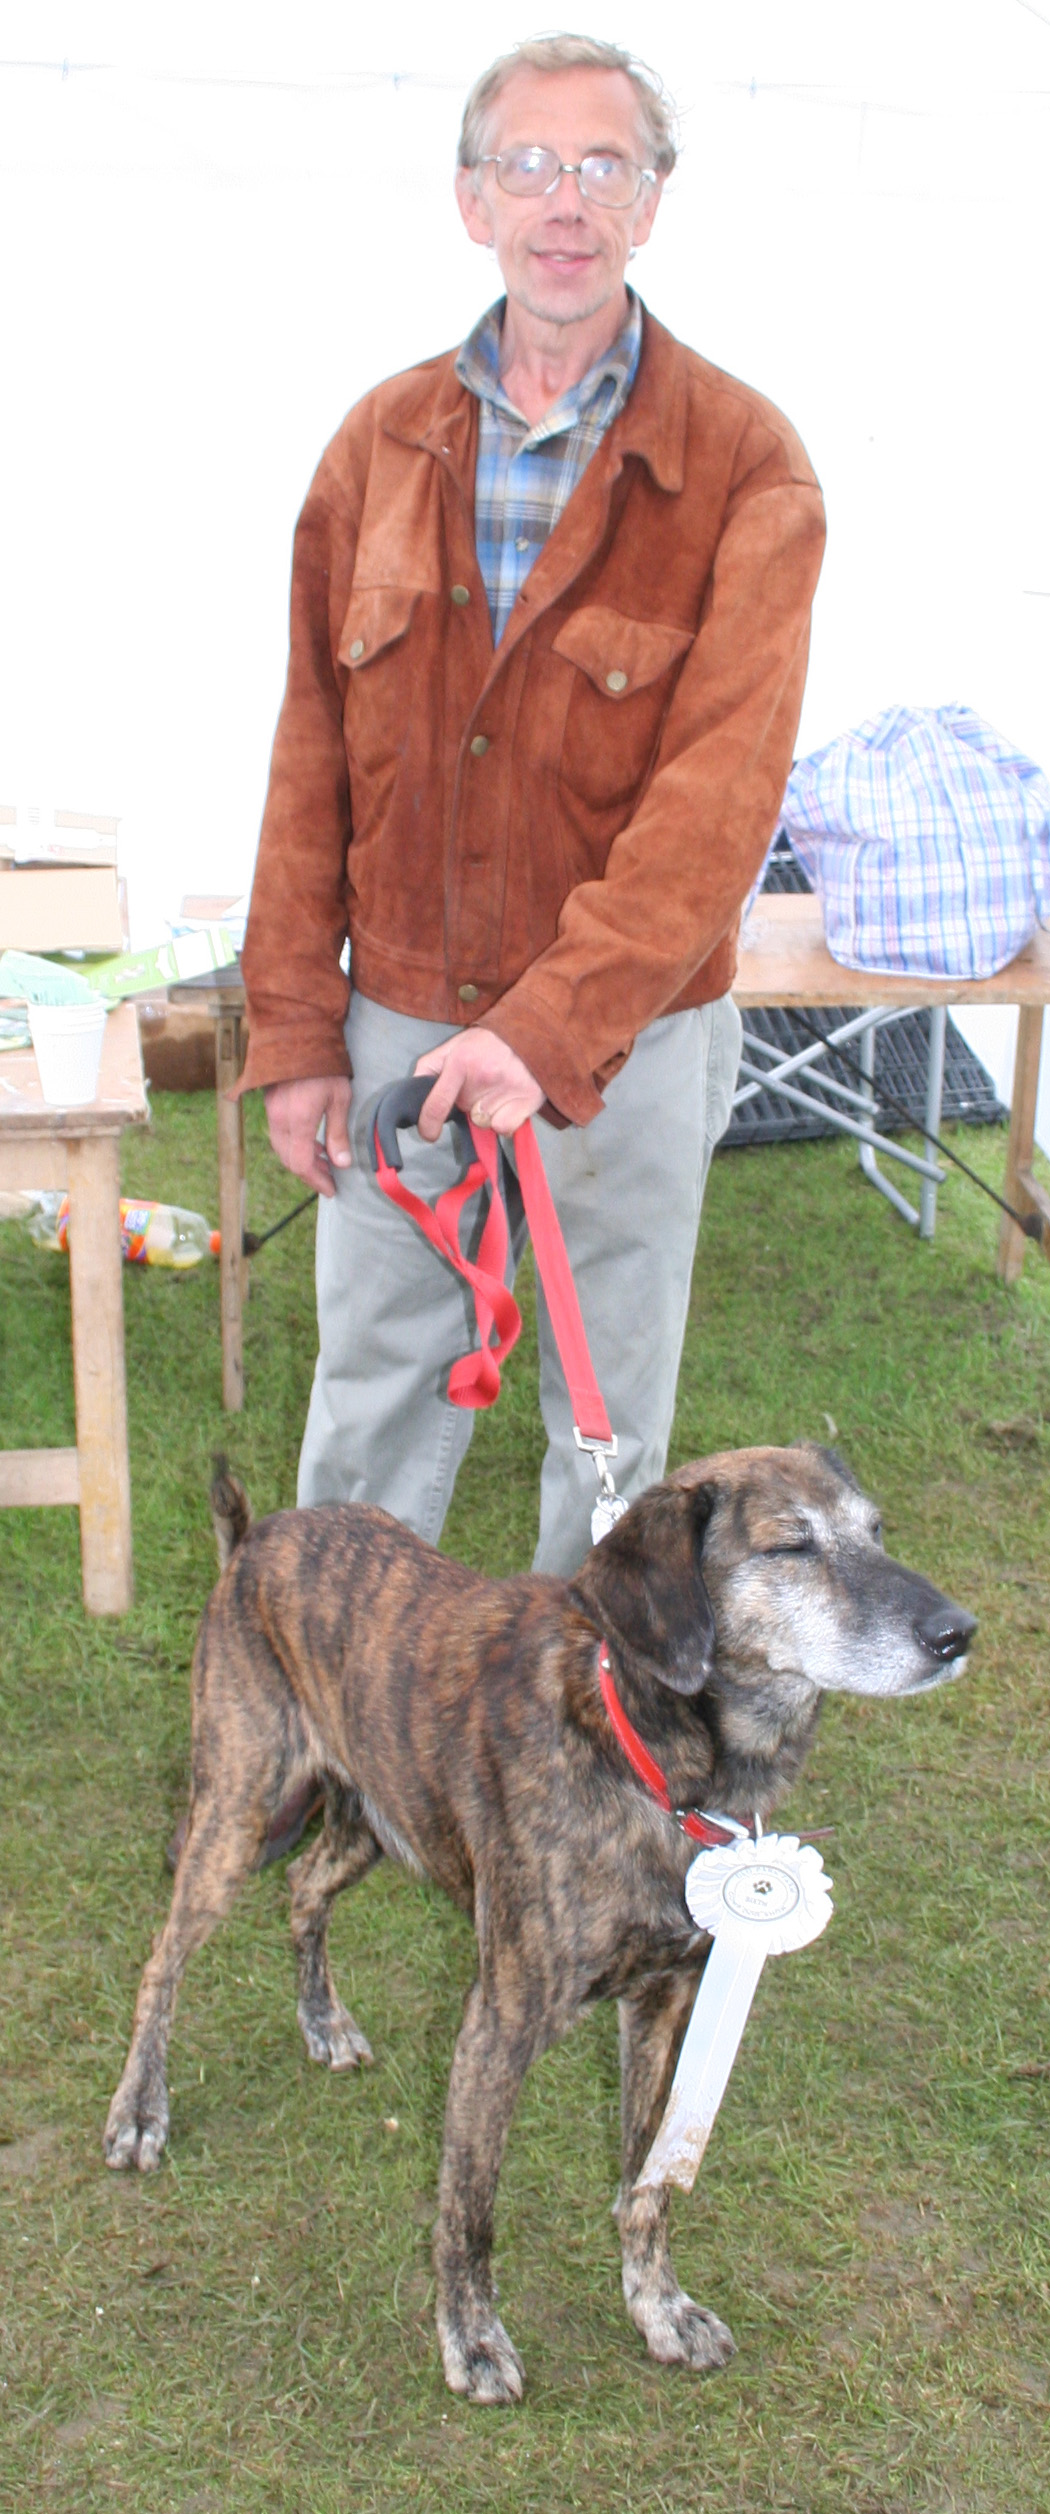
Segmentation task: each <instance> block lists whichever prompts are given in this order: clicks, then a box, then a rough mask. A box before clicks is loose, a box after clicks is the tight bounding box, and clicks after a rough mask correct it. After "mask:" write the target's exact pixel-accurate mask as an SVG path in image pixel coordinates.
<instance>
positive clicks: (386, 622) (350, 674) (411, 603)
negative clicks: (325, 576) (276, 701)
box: [338, 585, 419, 774]
mask: <svg viewBox="0 0 1050 2514" xmlns="http://www.w3.org/2000/svg"><path fill="white" fill-rule="evenodd" d="M418 601H419V594H418V592H417V591H416V589H415V588H414V587H412V586H405V585H372V586H362V587H361V588H360V589H359V588H357V587H356V586H355V588H354V590H353V592H352V593H351V596H350V601H349V605H348V607H347V613H346V618H345V620H344V621H343V627H342V634H341V636H340V639H339V646H338V658H339V662H340V663H341V664H342V665H343V666H344V669H345V671H346V675H347V688H346V696H345V699H344V702H343V724H344V728H345V733H346V747H347V753H348V756H349V759H350V763H351V768H353V767H354V765H357V766H359V767H360V768H362V769H364V770H365V771H366V773H368V774H375V773H377V772H378V771H379V770H381V769H382V768H384V767H385V766H387V765H388V764H389V762H390V761H391V760H394V759H397V758H398V757H399V756H400V754H401V753H402V752H403V751H404V748H405V738H406V729H407V722H408V718H409V716H410V713H411V709H410V704H409V687H408V675H409V658H408V631H409V628H410V627H411V623H412V614H413V612H414V610H415V607H416V604H417V602H418Z"/></svg>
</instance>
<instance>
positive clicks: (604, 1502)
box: [572, 1423, 630, 1545]
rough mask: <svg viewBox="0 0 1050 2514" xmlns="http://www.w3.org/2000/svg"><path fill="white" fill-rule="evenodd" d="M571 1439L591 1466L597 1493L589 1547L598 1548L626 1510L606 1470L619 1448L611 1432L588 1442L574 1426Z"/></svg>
mask: <svg viewBox="0 0 1050 2514" xmlns="http://www.w3.org/2000/svg"><path fill="white" fill-rule="evenodd" d="M572 1436H573V1439H574V1441H575V1443H576V1446H577V1449H583V1450H585V1451H586V1453H587V1456H588V1457H589V1458H591V1459H592V1460H593V1462H594V1472H595V1474H596V1476H597V1478H598V1486H599V1490H598V1499H597V1501H596V1502H595V1505H594V1508H593V1510H592V1512H591V1543H592V1545H600V1543H601V1540H602V1538H603V1536H608V1534H609V1530H610V1528H614V1527H615V1525H616V1522H617V1520H618V1519H622V1518H623V1514H624V1511H625V1510H627V1509H629V1507H630V1504H629V1503H628V1502H626V1501H625V1500H624V1498H623V1495H622V1493H618V1492H617V1490H616V1485H615V1483H614V1481H613V1478H612V1475H611V1473H610V1470H609V1460H610V1458H615V1457H617V1456H618V1454H619V1447H620V1444H619V1441H618V1440H617V1437H616V1434H615V1432H609V1433H608V1434H607V1435H606V1437H605V1439H604V1440H591V1439H589V1438H588V1436H587V1433H586V1432H581V1430H580V1427H579V1424H578V1423H574V1424H573V1427H572Z"/></svg>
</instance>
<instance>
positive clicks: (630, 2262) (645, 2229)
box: [616, 1972, 736, 2374]
mask: <svg viewBox="0 0 1050 2514" xmlns="http://www.w3.org/2000/svg"><path fill="white" fill-rule="evenodd" d="M697 1980H698V1973H697V1972H686V1973H676V1974H672V1975H671V1976H670V1977H665V1978H663V1979H661V1980H659V1981H656V1982H650V1983H648V1984H647V1985H646V1987H645V1989H644V1990H642V1991H640V1992H639V1993H638V1994H637V1995H636V1996H635V1997H633V1998H630V1999H621V2001H620V2083H621V2116H622V2130H623V2157H622V2172H623V2179H622V2182H621V2185H620V2196H619V2198H618V2200H617V2203H616V2216H617V2219H618V2221H619V2228H620V2244H621V2249H622V2252H623V2293H624V2301H625V2303H626V2306H627V2311H628V2313H629V2314H630V2317H631V2320H632V2322H633V2323H634V2325H635V2328H636V2330H639V2331H640V2332H641V2334H642V2338H643V2339H644V2341H645V2344H646V2347H647V2348H648V2350H649V2354H650V2356H651V2357H657V2358H659V2359H660V2361H661V2363H662V2364H664V2365H680V2366H695V2367H696V2368H697V2369H698V2370H699V2372H701V2373H708V2374H710V2373H714V2372H715V2371H716V2370H717V2368H718V2367H719V2366H724V2365H728V2363H729V2359H730V2357H731V2356H732V2355H733V2354H734V2351H735V2347H736V2342H735V2340H734V2338H733V2334H732V2332H731V2331H729V2330H727V2328H726V2325H725V2323H724V2322H719V2321H718V2319H717V2317H716V2316H715V2314H713V2313H709V2312H708V2311H707V2309H706V2307H705V2306H704V2305H698V2304H694V2303H693V2299H692V2297H691V2296H687V2295H686V2293H685V2290H684V2288H682V2287H680V2286H679V2284H678V2280H677V2278H676V2277H675V2272H674V2264H673V2262H672V2260H671V2253H670V2246H669V2243H668V2236H667V2216H668V2210H669V2207H670V2201H671V2192H670V2186H669V2185H668V2184H667V2183H664V2184H663V2185H662V2187H661V2188H660V2189H658V2190H655V2191H636V2190H635V2188H634V2179H635V2175H636V2174H638V2173H640V2171H641V2168H642V2166H643V2164H644V2162H645V2159H646V2156H647V2155H648V2152H649V2149H650V2147H651V2145H652V2142H653V2140H654V2138H655V2136H656V2133H657V2130H658V2128H659V2126H660V2121H661V2119H662V2116H663V2111H664V2106H665V2104H666V2102H667V2097H668V2093H669V2091H670V2085H671V2080H672V2077H673V2076H674V2070H675V2063H676V2061H677V2058H678V2053H679V2049H680V2047H681V2042H682V2036H683V2034H684V2032H685V2029H686V2025H687V2024H688V2021H689V2012H690V2009H691V2008H692V2004H693V2000H694V1998H695V1996H696V1986H697Z"/></svg>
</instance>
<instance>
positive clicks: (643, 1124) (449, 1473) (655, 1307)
mask: <svg viewBox="0 0 1050 2514" xmlns="http://www.w3.org/2000/svg"><path fill="white" fill-rule="evenodd" d="M450 1035H451V1025H448V1024H442V1023H439V1022H432V1021H416V1020H415V1019H413V1018H412V1017H411V1016H409V1015H406V1014H404V1013H394V1012H388V1011H387V1010H386V1009H385V1007H384V1006H382V1005H380V1004H373V1003H370V1002H368V1000H367V999H366V998H365V997H363V996H360V995H356V994H355V995H354V996H353V997H352V1000H351V1006H350V1014H349V1018H348V1021H347V1027H346V1038H347V1046H348V1049H349V1052H350V1059H351V1064H352V1066H353V1073H354V1097H353V1109H352V1114H351V1129H350V1133H351V1144H352V1148H353V1166H352V1168H351V1169H349V1170H346V1171H342V1172H341V1173H338V1174H337V1192H336V1194H335V1196H334V1197H328V1198H324V1197H323V1198H322V1199H321V1202H320V1205H319V1208H318V1216H317V1315H318V1329H319V1337H320V1351H319V1354H318V1359H317V1368H316V1371H315V1375H314V1383H313V1389H312V1393H311V1397H310V1409H309V1414H308V1416H307V1423H306V1432H305V1435H304V1439H303V1447H302V1455H301V1458H300V1462H299V1501H300V1503H301V1504H306V1503H312V1502H322V1501H368V1502H374V1503H378V1504H379V1505H380V1506H381V1507H382V1508H383V1509H384V1510H389V1511H391V1512H392V1513H393V1515H394V1517H395V1518H397V1519H400V1520H402V1521H403V1522H404V1524H405V1526H406V1527H410V1528H414V1529H415V1530H416V1532H417V1534H418V1535H420V1536H423V1537H426V1538H427V1539H428V1540H429V1541H430V1543H431V1544H436V1542H437V1539H438V1538H439V1536H440V1534H441V1529H442V1526H443V1524H444V1519H445V1513H446V1511H447V1509H448V1505H449V1502H450V1500H451V1498H452V1488H453V1485H454V1483H455V1480H456V1474H457V1470H458V1468H459V1466H460V1463H461V1461H462V1459H463V1458H464V1456H465V1454H466V1450H467V1446H468V1443H469V1441H470V1435H471V1432H472V1429H473V1420H474V1418H473V1415H472V1414H471V1413H470V1412H467V1411H465V1410H463V1409H462V1408H460V1407H458V1406H454V1405H450V1403H449V1400H448V1397H447V1394H446V1388H447V1382H448V1374H449V1370H450V1368H451V1365H452V1363H453V1362H454V1361H456V1360H457V1359H458V1357H459V1355H460V1354H461V1353H465V1352H468V1351H469V1350H470V1349H471V1347H472V1345H473V1344H474V1343H475V1342H476V1340H477V1339H476V1328H475V1321H474V1312H473V1304H472V1301H471V1298H470V1296H469V1294H468V1291H467V1287H466V1285H465V1284H464V1283H463V1282H462V1281H461V1279H460V1277H459V1276H458V1275H456V1274H455V1273H454V1272H453V1270H452V1268H451V1267H450V1266H448V1265H446V1264H445V1262H444V1260H443V1259H442V1258H440V1257H439V1256H437V1255H436V1253H435V1251H434V1250H433V1249H432V1248H431V1247H430V1246H429V1245H428V1243H427V1241H426V1240H425V1239H424V1238H423V1236H422V1234H421V1232H419V1231H417V1229H416V1227H415V1224H414V1223H412V1222H411V1221H410V1220H409V1219H408V1216H407V1215H406V1214H402V1213H400V1212H399V1211H398V1209H397V1207H396V1206H394V1205H392V1204H391V1203H390V1201H389V1199H388V1198H387V1197H386V1196H384V1195H383V1193H382V1191H381V1190H380V1188H379V1187H378V1186H377V1184H376V1180H375V1177H374V1174H373V1171H372V1166H371V1161H370V1157H369V1135H370V1125H371V1118H372V1114H373V1111H374V1108H375V1104H376V1100H377V1098H378V1096H379V1094H380V1092H381V1091H383V1090H384V1089H385V1088H386V1086H387V1085H388V1084H389V1083H391V1082H396V1081H398V1080H400V1079H401V1077H402V1076H403V1075H405V1074H409V1073H411V1071H412V1068H413V1066H414V1064H415V1061H416V1058H417V1057H419V1056H422V1055H424V1054H425V1053H426V1051H427V1049H428V1048H433V1047H437V1046H438V1045H439V1044H440V1042H441V1041H442V1040H443V1039H446V1038H448V1037H449V1036H450ZM739 1054H740V1018H739V1015H738V1013H737V1011H736V1007H735V1005H733V1004H732V1003H731V1002H730V1000H729V998H728V996H726V997H724V998H723V999H722V1000H721V1001H720V1002H718V1003H715V1004H707V1005H704V1006H703V1008H702V1009H701V1010H699V1011H695V1012H686V1013H672V1014H669V1015H668V1016H667V1018H666V1019H665V1020H663V1021H657V1022H654V1023H653V1025H652V1027H651V1028H650V1029H648V1030H645V1031H643V1032H642V1034H641V1036H640V1037H639V1038H638V1039H637V1040H636V1042H635V1046H634V1049H633V1051H632V1054H631V1055H630V1056H629V1058H628V1060H627V1063H626V1065H625V1066H624V1067H623V1069H622V1071H621V1072H620V1073H618V1074H617V1075H616V1076H615V1078H614V1080H613V1081H612V1082H611V1083H610V1084H609V1086H608V1089H607V1092H606V1095H605V1106H604V1108H603V1109H602V1111H601V1114H600V1115H599V1116H598V1117H596V1118H594V1119H592V1121H591V1124H590V1125H589V1126H586V1127H567V1128H565V1129H564V1130H562V1129H560V1128H558V1127H555V1126H548V1125H546V1124H545V1123H544V1121H543V1120H542V1118H537V1119H536V1120H535V1121H534V1124H535V1130H536V1138H537V1142H538V1144H539V1147H540V1152H541V1155H542V1159H543V1165H544V1168H545V1170H546V1173H547V1177H548V1180H549V1182H550V1187H551V1192H552V1194H553V1197H554V1203H555V1206H556V1208H557V1212H558V1218H559V1221H560V1223H561V1227H562V1231H563V1233H564V1236H565V1244H566V1247H567V1250H568V1255H569V1263H570V1265H571V1267H572V1271H573V1276H574V1279H575V1283H576V1290H577V1293H578V1295H579V1302H580V1308H581V1311H582V1313H583V1322H584V1326H585V1328H586V1331H587V1340H588V1343H589V1345H590V1349H591V1358H592V1360H593V1363H594V1368H595V1373H596V1376H597V1381H598V1385H599V1387H600V1389H601V1391H602V1394H603V1396H604V1399H605V1404H606V1409H607V1412H608V1415H609V1420H610V1422H611V1424H612V1427H613V1430H614V1432H616V1433H617V1435H618V1438H619V1444H620V1446H619V1456H618V1458H617V1460H616V1464H615V1468H614V1473H615V1477H616V1486H617V1490H618V1492H621V1493H623V1494H624V1495H625V1497H626V1498H627V1500H629V1501H630V1500H633V1499H634V1498H635V1496H636V1495H637V1494H638V1493H641V1492H644V1490H645V1488H646V1486H647V1485H648V1484H652V1483H655V1482H656V1481H657V1480H658V1479H659V1477H660V1476H661V1475H662V1474H663V1471H664V1466H665V1463H666V1458H667V1447H668V1442H669V1440H670V1436H671V1422H672V1417H673V1413H674V1402H675V1388H676V1384H677V1379H678V1366H679V1362H680V1360H681V1353H682V1340H683V1337H684V1334H685V1322H686V1315H687V1310H688V1304H689V1291H690V1282H691V1276H692V1266H693V1254H694V1250H695V1246H696V1234H697V1226H698V1223H699V1220H700V1207H701V1203H702V1199H703V1193H704V1186H705V1183H706V1179H707V1172H708V1167H709V1164H710V1159H711V1154H712V1152H713V1150H714V1147H715V1144H716V1143H717V1141H718V1138H719V1136H720V1135H721V1134H722V1133H723V1131H724V1129H725V1127H726V1126H727V1125H728V1122H729V1114H730V1109H731V1105H732V1094H733V1085H734V1082H735V1079H736V1069H737V1062H738V1058H739ZM400 1140H401V1147H402V1152H403V1155H404V1173H403V1175H404V1178H405V1182H406V1184H407V1185H408V1186H409V1187H411V1188H413V1189H414V1190H415V1192H416V1194H417V1195H420V1196H424V1197H425V1198H427V1200H428V1201H429V1202H433V1199H434V1198H435V1196H436V1195H438V1194H439V1193H440V1191H441V1190H442V1189H443V1188H445V1187H448V1186H450V1185H451V1184H452V1181H453V1179H454V1178H456V1177H457V1176H458V1174H459V1155H458V1150H457V1147H456V1143H455V1140H454V1138H453V1134H452V1132H451V1130H450V1129H449V1128H447V1127H446V1128H445V1130H444V1132H443V1134H442V1137H441V1140H440V1142H438V1143H437V1144H433V1145H430V1144H424V1143H423V1142H422V1140H421V1138H420V1137H419V1136H418V1135H416V1134H415V1133H404V1134H402V1136H401V1139H400ZM510 1207H511V1249H512V1265H516V1264H517V1262H518V1259H519V1258H520V1256H521V1253H522V1249H523V1248H524V1246H525V1242H526V1239H527V1229H526V1224H525V1219H524V1212H523V1209H522V1205H521V1199H520V1194H518V1193H517V1192H516V1181H513V1180H512V1181H511V1196H510ZM463 1244H464V1246H466V1245H467V1244H468V1228H467V1225H466V1224H465V1226H464V1233H463ZM537 1306H538V1313H539V1316H538V1329H539V1352H540V1407H541V1411H542V1415H543V1421H544V1426H545V1429H546V1433H547V1442H548V1446H547V1453H546V1457H545V1459H544V1464H543V1471H542V1476H541V1483H540V1536H539V1544H538V1547H537V1550H536V1555H535V1568H536V1569H537V1570H539V1571H551V1572H560V1573H562V1574H567V1573H570V1572H572V1571H575V1570H576V1569H577V1567H578V1565H579V1564H580V1563H581V1562H582V1560H583V1557H584V1555H585V1554H586V1553H587V1551H588V1550H589V1547H590V1542H591V1534H590V1514H591V1507H592V1504H593V1502H594V1500H595V1498H596V1494H597V1489H598V1488H597V1479H596V1476H595V1472H594V1466H593V1464H592V1461H591V1459H590V1458H589V1457H586V1456H584V1455H583V1454H582V1453H581V1452H580V1451H579V1450H578V1449H577V1447H576V1445H575V1442H574V1440H573V1432H572V1415H571V1410H570V1406H569V1399H568V1393H567V1390H566V1386H565V1381H564V1377H563V1375H562V1369H561V1364H560V1362H559V1360H558V1353H557V1348H556V1345H555V1343H554V1338H553V1335H552V1332H551V1325H550V1319H549V1316H548V1313H547V1305H546V1302H545V1300H544V1298H543V1292H542V1287H540V1286H539V1285H537Z"/></svg>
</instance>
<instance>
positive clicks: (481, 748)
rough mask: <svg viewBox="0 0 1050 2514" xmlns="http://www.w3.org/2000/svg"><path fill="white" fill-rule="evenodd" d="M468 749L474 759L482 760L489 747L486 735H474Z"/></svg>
mask: <svg viewBox="0 0 1050 2514" xmlns="http://www.w3.org/2000/svg"><path fill="white" fill-rule="evenodd" d="M470 747H471V750H472V752H473V754H474V757H475V759H484V757H485V753H486V751H487V750H488V747H489V737H488V734H487V733H476V734H475V736H474V739H473V741H472V743H471V746H470Z"/></svg>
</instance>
